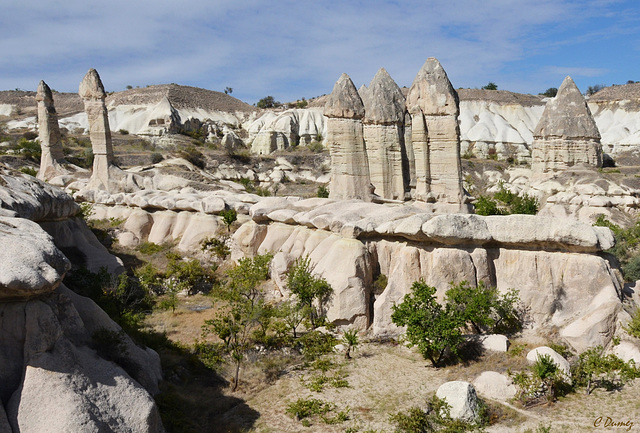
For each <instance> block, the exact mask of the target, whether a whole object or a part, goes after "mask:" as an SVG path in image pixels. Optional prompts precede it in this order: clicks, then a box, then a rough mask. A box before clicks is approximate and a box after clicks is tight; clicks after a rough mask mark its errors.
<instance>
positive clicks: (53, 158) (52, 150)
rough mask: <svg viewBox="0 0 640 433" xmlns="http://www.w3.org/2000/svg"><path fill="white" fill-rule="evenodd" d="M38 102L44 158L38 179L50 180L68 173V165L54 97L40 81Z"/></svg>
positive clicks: (42, 157)
mask: <svg viewBox="0 0 640 433" xmlns="http://www.w3.org/2000/svg"><path fill="white" fill-rule="evenodd" d="M36 101H37V102H38V132H39V136H38V138H39V140H40V147H41V149H42V156H41V157H40V170H39V171H38V176H37V177H38V179H40V180H48V179H51V178H53V177H56V176H58V175H60V174H64V173H66V172H67V170H65V168H64V167H63V166H62V164H66V163H67V161H65V159H64V153H63V151H62V139H61V136H60V127H59V126H58V114H57V113H56V109H55V107H54V105H53V95H52V93H51V89H50V88H49V86H47V83H45V82H44V81H40V84H38V92H37V93H36Z"/></svg>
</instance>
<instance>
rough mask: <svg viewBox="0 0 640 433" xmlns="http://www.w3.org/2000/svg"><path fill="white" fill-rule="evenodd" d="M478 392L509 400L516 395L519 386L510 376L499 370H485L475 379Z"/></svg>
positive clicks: (474, 384) (486, 395) (493, 397)
mask: <svg viewBox="0 0 640 433" xmlns="http://www.w3.org/2000/svg"><path fill="white" fill-rule="evenodd" d="M473 386H474V387H475V389H476V391H478V394H480V395H483V396H485V397H488V398H490V399H493V400H498V401H508V400H510V399H512V398H513V397H515V395H516V392H517V388H516V386H515V385H514V384H513V381H512V380H511V378H509V377H508V376H505V375H504V374H500V373H498V372H497V371H484V372H482V374H481V375H480V376H478V377H477V378H476V379H475V380H474V381H473Z"/></svg>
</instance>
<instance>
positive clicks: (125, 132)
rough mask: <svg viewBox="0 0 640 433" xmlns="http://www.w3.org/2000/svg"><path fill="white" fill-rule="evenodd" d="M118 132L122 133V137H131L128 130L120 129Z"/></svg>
mask: <svg viewBox="0 0 640 433" xmlns="http://www.w3.org/2000/svg"><path fill="white" fill-rule="evenodd" d="M118 132H119V133H120V135H129V131H127V130H126V129H120V130H118Z"/></svg>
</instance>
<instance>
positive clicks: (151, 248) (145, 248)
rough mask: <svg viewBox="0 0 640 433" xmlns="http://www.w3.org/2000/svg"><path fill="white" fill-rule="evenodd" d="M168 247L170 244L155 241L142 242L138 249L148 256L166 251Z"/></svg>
mask: <svg viewBox="0 0 640 433" xmlns="http://www.w3.org/2000/svg"><path fill="white" fill-rule="evenodd" d="M167 248H168V245H158V244H154V243H153V242H142V243H140V245H138V247H137V250H138V251H140V252H141V253H142V254H144V255H146V256H151V255H153V254H156V253H159V252H161V251H164V250H166V249H167Z"/></svg>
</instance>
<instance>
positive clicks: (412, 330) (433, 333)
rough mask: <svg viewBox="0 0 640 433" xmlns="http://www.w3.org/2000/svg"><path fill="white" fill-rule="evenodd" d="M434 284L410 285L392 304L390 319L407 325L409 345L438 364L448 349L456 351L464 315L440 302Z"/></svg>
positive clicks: (435, 364)
mask: <svg viewBox="0 0 640 433" xmlns="http://www.w3.org/2000/svg"><path fill="white" fill-rule="evenodd" d="M435 293H436V288H435V287H432V286H428V285H427V284H426V283H425V282H424V280H420V281H416V282H414V283H413V285H412V286H411V293H409V294H407V295H405V297H404V299H403V301H402V303H401V304H400V305H394V306H393V307H392V310H393V313H392V314H391V320H392V321H393V323H394V324H396V325H398V326H406V327H407V332H406V337H405V338H406V339H407V341H408V345H409V347H411V346H417V347H418V350H419V351H420V353H421V354H422V356H424V358H425V359H429V360H430V361H431V364H432V365H433V366H434V367H439V366H440V362H441V361H442V360H443V356H444V354H445V352H446V350H447V349H449V350H450V351H451V353H453V354H454V355H457V354H458V346H459V345H460V343H462V342H463V341H464V338H463V336H462V332H461V328H462V326H463V325H464V324H465V319H464V316H463V315H462V314H461V313H460V312H459V311H458V310H456V309H455V308H452V306H451V304H446V305H444V306H443V305H441V304H439V303H438V300H437V299H436V297H435Z"/></svg>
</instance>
